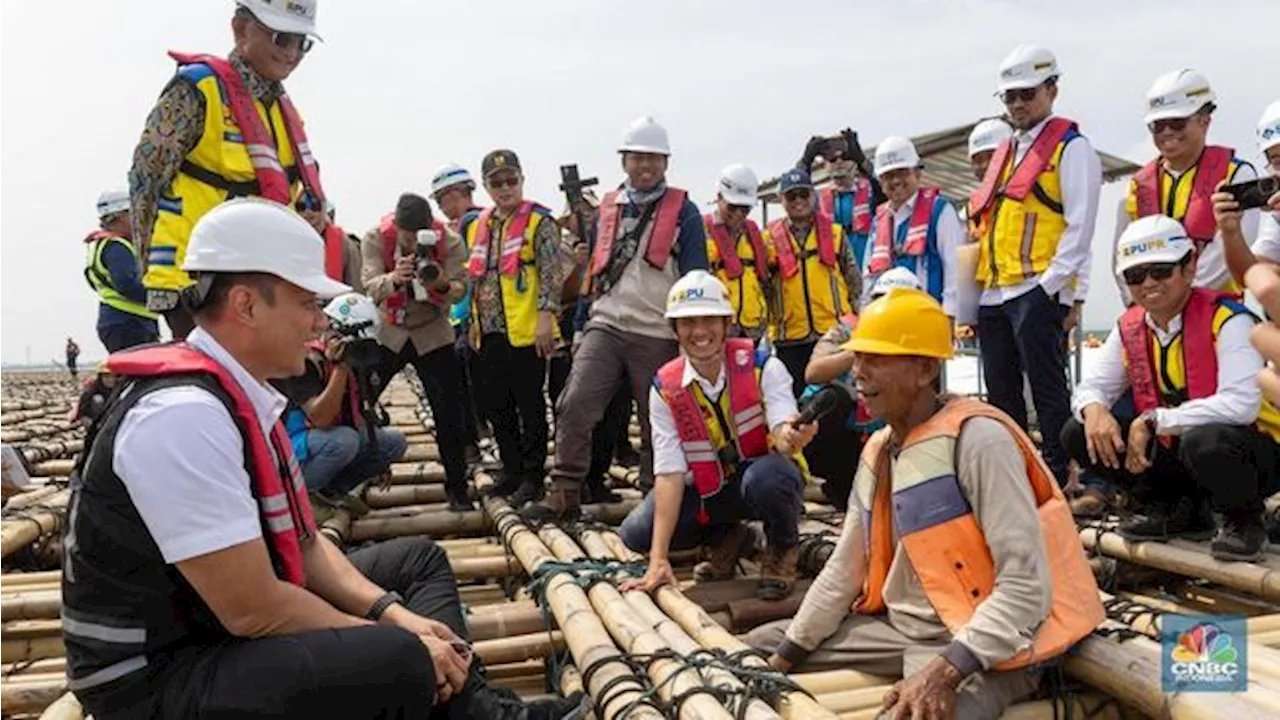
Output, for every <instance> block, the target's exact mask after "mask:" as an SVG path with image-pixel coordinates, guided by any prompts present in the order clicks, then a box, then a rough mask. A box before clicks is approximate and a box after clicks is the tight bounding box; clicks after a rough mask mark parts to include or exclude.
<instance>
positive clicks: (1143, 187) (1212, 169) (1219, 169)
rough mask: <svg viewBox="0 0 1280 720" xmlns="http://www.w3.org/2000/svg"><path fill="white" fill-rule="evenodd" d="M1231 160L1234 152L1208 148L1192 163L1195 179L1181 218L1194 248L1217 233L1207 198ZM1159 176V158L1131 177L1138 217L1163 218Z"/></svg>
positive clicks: (1210, 203)
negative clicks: (1157, 216)
mask: <svg viewBox="0 0 1280 720" xmlns="http://www.w3.org/2000/svg"><path fill="white" fill-rule="evenodd" d="M1235 156H1236V152H1235V150H1232V149H1231V148H1225V147H1219V146H1216V145H1209V146H1207V147H1205V149H1204V152H1203V153H1202V154H1201V155H1200V159H1199V160H1198V161H1197V162H1196V178H1195V181H1194V183H1193V184H1192V186H1191V196H1190V197H1189V198H1188V200H1187V214H1186V215H1185V216H1183V218H1182V226H1183V227H1184V228H1186V229H1187V237H1189V238H1191V239H1192V240H1193V241H1195V243H1196V246H1197V248H1198V247H1199V246H1201V245H1204V244H1205V243H1209V242H1213V236H1214V234H1215V233H1217V231H1218V223H1217V221H1216V220H1214V219H1213V202H1212V201H1211V200H1210V199H1209V198H1210V197H1211V196H1212V195H1213V193H1214V192H1216V191H1217V187H1218V183H1220V182H1222V181H1223V180H1226V179H1227V173H1228V172H1229V171H1230V170H1231V160H1232V158H1234V157H1235ZM1162 172H1163V171H1162V170H1161V168H1160V158H1156V159H1155V160H1152V161H1151V162H1149V163H1147V164H1146V165H1144V166H1143V168H1142V169H1141V170H1139V171H1138V172H1137V173H1136V174H1135V175H1134V176H1133V181H1134V200H1135V201H1136V205H1137V208H1138V217H1140V218H1141V217H1147V216H1148V215H1162V214H1164V212H1165V207H1164V203H1165V199H1164V198H1162V197H1161V195H1162V192H1161V190H1162V188H1163V186H1164V182H1163V178H1161V177H1160V176H1161V174H1162Z"/></svg>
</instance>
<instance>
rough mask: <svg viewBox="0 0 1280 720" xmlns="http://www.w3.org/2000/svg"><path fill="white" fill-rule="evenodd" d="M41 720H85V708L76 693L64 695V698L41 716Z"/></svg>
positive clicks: (59, 699)
mask: <svg viewBox="0 0 1280 720" xmlns="http://www.w3.org/2000/svg"><path fill="white" fill-rule="evenodd" d="M40 720H84V708H82V707H80V701H79V700H77V699H76V696H75V693H69V692H68V693H63V694H62V697H60V698H58V699H57V700H55V701H53V704H52V705H50V706H49V707H48V708H45V711H44V712H43V713H41V714H40Z"/></svg>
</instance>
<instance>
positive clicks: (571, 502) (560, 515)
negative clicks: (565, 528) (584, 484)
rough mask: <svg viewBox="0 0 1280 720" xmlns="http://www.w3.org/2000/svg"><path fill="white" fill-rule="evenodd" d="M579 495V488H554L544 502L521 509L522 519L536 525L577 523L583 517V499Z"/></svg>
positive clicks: (540, 501) (530, 504)
mask: <svg viewBox="0 0 1280 720" xmlns="http://www.w3.org/2000/svg"><path fill="white" fill-rule="evenodd" d="M579 493H580V491H579V490H578V488H572V489H570V488H558V489H557V488H553V489H552V490H551V491H550V492H548V493H547V495H546V497H544V498H543V499H542V500H539V501H538V502H533V503H529V504H528V505H526V506H524V507H523V508H521V509H520V517H521V518H522V519H523V520H524V521H525V522H527V523H532V524H534V525H542V524H544V523H549V522H574V521H577V520H578V519H580V518H581V517H582V497H581V495H580V494H579Z"/></svg>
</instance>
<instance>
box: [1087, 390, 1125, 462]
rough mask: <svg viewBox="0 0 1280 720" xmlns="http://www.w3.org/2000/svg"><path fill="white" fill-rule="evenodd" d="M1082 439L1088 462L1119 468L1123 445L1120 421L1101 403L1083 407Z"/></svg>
mask: <svg viewBox="0 0 1280 720" xmlns="http://www.w3.org/2000/svg"><path fill="white" fill-rule="evenodd" d="M1084 440H1085V448H1086V449H1087V450H1088V452H1089V462H1091V463H1094V464H1095V465H1101V466H1103V467H1108V468H1111V469H1113V470H1118V469H1120V454H1121V453H1123V452H1124V447H1125V445H1124V439H1123V438H1122V437H1121V436H1120V423H1118V422H1116V417H1115V415H1112V414H1111V411H1110V410H1108V409H1107V408H1105V407H1103V406H1102V405H1101V404H1096V403H1095V404H1093V405H1089V406H1087V407H1086V408H1085V409H1084Z"/></svg>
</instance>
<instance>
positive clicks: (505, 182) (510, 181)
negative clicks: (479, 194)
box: [484, 175, 520, 190]
mask: <svg viewBox="0 0 1280 720" xmlns="http://www.w3.org/2000/svg"><path fill="white" fill-rule="evenodd" d="M484 184H485V185H488V186H489V187H491V188H493V189H494V190H501V189H503V188H509V187H515V186H517V185H519V184H520V176H519V175H504V176H502V177H494V178H488V179H487V180H485V181H484Z"/></svg>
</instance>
